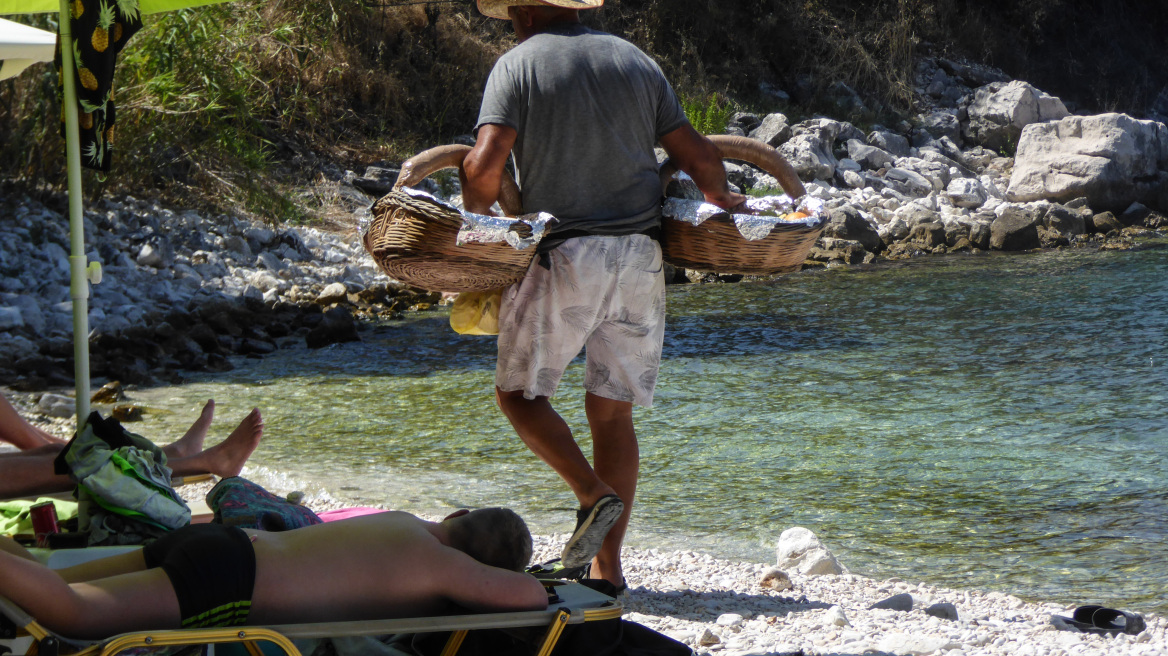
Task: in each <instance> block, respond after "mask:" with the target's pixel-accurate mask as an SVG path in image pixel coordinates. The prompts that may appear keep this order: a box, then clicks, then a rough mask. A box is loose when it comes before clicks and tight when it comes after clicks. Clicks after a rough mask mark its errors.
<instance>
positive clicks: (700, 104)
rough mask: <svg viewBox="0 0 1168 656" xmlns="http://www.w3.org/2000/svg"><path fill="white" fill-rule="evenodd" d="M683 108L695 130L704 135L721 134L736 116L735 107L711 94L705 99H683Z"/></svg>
mask: <svg viewBox="0 0 1168 656" xmlns="http://www.w3.org/2000/svg"><path fill="white" fill-rule="evenodd" d="M681 107H682V109H684V110H685V116H686V118H688V119H689V122H690V123H692V124H693V126H694V129H695V130H697V131H698V132H701V133H702V134H721V133H723V132H725V131H726V124H727V123H729V122H730V117H731V116H733V115H734V107H733V106H731V105H730V103H728V102H727V101H725V100H724V99H722V98H719V97H718V94H716V93H711V94H710V95H709V96H707V97H706V98H705V100H703V99H701V98H682V99H681Z"/></svg>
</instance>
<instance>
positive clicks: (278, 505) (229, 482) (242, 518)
mask: <svg viewBox="0 0 1168 656" xmlns="http://www.w3.org/2000/svg"><path fill="white" fill-rule="evenodd" d="M207 505H208V506H209V507H210V508H211V510H212V511H213V512H214V514H215V517H214V519H212V520H211V521H212V522H213V523H215V524H223V525H225V526H237V527H239V528H253V529H258V530H260V531H273V532H275V531H290V530H292V529H294V528H303V527H305V526H312V525H313V524H320V523H322V520H321V519H320V517H318V516H317V515H316V513H314V512H312V510H310V509H308V508H305V507H304V506H301V505H298V504H295V503H292V502H291V501H288V500H287V499H284V498H281V497H278V496H276V495H274V494H272V493H271V492H268V491H267V490H265V489H264V488H262V487H260V486H259V485H256V484H255V483H252V482H251V481H249V480H247V479H246V478H243V477H242V476H232V477H231V478H225V479H223V480H221V481H219V482H218V483H216V484H215V487H213V488H211V491H210V492H208V493H207Z"/></svg>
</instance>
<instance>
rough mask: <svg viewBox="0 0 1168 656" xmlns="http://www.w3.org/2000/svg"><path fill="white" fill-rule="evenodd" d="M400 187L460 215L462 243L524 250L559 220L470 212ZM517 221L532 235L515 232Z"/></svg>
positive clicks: (544, 215) (547, 216)
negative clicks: (505, 243)
mask: <svg viewBox="0 0 1168 656" xmlns="http://www.w3.org/2000/svg"><path fill="white" fill-rule="evenodd" d="M400 190H401V191H404V192H405V193H407V194H409V195H410V196H413V197H415V198H424V199H426V200H428V201H432V202H434V203H439V204H441V205H445V206H446V207H449V208H451V209H453V210H456V211H457V212H458V213H459V214H461V215H462V228H460V229H459V231H458V239H457V244H458V245H459V246H463V245H465V244H469V243H471V242H479V243H482V244H491V243H495V242H501V241H505V242H507V243H508V244H510V245H511V247H512V248H514V249H515V250H517V251H521V250H524V249H526V248H529V247H531V246H534V245H536V244H538V243H539V240H541V239H543V236H544V233H546V232H547V225H548V224H549V223H551V222H552V221H555V220H556V219H555V217H554V216H552V215H551V214H548V213H547V212H539V213H537V214H524V215H522V216H517V217H511V216H487V215H485V214H475V213H473V212H467V211H466V210H464V209H462V208H460V207H455V206H454V205H453V204H452V203H450V202H448V201H445V200H442V199H441V198H437V197H436V196H434V195H433V194H431V193H428V192H425V191H422V190H421V189H414V188H412V187H402V188H401V189H400ZM516 224H526V225H527V226H528V227H530V229H531V230H530V233H531V234H530V236H528V237H523V236H521V235H520V234H519V232H516V231H515V230H514V228H515V226H516ZM364 230H365V227H364V226H362V232H364ZM520 232H523V233H525V234H526V233H527V232H528V230H521V231H520Z"/></svg>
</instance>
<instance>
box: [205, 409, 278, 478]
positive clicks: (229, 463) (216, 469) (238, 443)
mask: <svg viewBox="0 0 1168 656" xmlns="http://www.w3.org/2000/svg"><path fill="white" fill-rule="evenodd" d="M263 434H264V420H263V417H261V416H260V410H259V408H253V409H252V411H251V413H250V414H248V416H246V417H244V418H243V421H241V422H239V426H237V427H236V428H235V430H233V431H231V434H230V435H228V436H227V439H225V440H223V441H222V442H220V443H219V444H216V445H215V446H213V447H211V448H210V449H207V450H206V451H203V452H202V453H201V454H199V456H198V457H197V458H196V459H197V460H200V461H203V463H204V465H205V468H206V470H207V471H208V472H209V473H212V474H215V475H216V476H218V477H220V478H230V477H232V476H238V475H239V472H241V471H243V464H244V463H245V462H247V459H248V458H249V457H251V454H252V451H255V450H256V447H257V446H259V444H260V438H261V437H262V436H263Z"/></svg>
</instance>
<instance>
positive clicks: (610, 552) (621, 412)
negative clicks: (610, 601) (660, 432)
mask: <svg viewBox="0 0 1168 656" xmlns="http://www.w3.org/2000/svg"><path fill="white" fill-rule="evenodd" d="M584 411H585V413H586V414H587V415H588V426H589V428H590V429H591V431H592V460H593V462H594V463H595V467H596V475H597V476H598V477H600V479H601V480H603V481H604V482H606V483H608V484H609V485H611V486H612V488H613V489H614V490H616V493H617V495H618V496H619V497H620V498H621V500H622V501H624V504H625V509H624V512H623V513H621V516H620V519H618V520H617V522H616V524H614V525H613V527H612V529H610V530H609V532H608V535H606V536H605V538H604V544H603V545H602V546H601V547H600V553H598V554H597V556H596V558H595V560H593V561H592V572H591V576H592V578H602V579H605V580H607V581H608V582H609V583H612V584H613V585H617V586H619V585H621V584H622V583H624V571H623V570H622V569H621V557H620V554H621V544H622V542H623V541H624V537H625V531H626V530H627V529H628V526H629V517H630V516H631V515H632V512H633V498H634V497H635V496H636V494H637V476H638V474H639V472H640V463H641V459H640V458H641V456H640V449H639V447H638V445H637V433H636V430H635V429H634V428H633V404H632V403H629V402H627V401H614V400H612V399H606V398H604V397H600V396H596V395H594V394H592V393H591V392H589V393H586V394H585V395H584Z"/></svg>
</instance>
